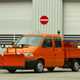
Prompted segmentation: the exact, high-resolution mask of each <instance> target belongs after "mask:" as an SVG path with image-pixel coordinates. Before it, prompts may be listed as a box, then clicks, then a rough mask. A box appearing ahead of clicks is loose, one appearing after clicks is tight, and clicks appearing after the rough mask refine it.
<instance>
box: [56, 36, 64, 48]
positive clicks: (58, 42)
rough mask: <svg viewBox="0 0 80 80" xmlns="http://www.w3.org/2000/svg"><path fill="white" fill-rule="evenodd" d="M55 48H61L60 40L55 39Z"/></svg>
mask: <svg viewBox="0 0 80 80" xmlns="http://www.w3.org/2000/svg"><path fill="white" fill-rule="evenodd" d="M55 47H57V48H60V47H62V44H61V38H58V39H55Z"/></svg>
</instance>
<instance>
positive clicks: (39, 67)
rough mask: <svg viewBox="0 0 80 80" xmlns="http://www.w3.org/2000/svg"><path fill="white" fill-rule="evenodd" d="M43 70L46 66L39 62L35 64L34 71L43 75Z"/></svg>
mask: <svg viewBox="0 0 80 80" xmlns="http://www.w3.org/2000/svg"><path fill="white" fill-rule="evenodd" d="M43 70H44V66H43V63H42V61H37V63H36V64H35V67H34V71H35V72H39V73H41V72H43Z"/></svg>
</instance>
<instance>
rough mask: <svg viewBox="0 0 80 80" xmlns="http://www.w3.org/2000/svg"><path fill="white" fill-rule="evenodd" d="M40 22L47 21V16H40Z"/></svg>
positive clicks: (45, 22) (44, 22)
mask: <svg viewBox="0 0 80 80" xmlns="http://www.w3.org/2000/svg"><path fill="white" fill-rule="evenodd" d="M40 23H41V24H43V25H45V24H47V23H48V17H47V16H41V17H40Z"/></svg>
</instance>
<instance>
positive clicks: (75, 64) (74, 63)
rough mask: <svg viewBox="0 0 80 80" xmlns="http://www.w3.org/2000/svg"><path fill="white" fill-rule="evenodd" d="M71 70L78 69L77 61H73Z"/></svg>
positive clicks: (75, 70)
mask: <svg viewBox="0 0 80 80" xmlns="http://www.w3.org/2000/svg"><path fill="white" fill-rule="evenodd" d="M72 71H74V72H78V71H79V63H78V62H77V61H74V62H73V64H72Z"/></svg>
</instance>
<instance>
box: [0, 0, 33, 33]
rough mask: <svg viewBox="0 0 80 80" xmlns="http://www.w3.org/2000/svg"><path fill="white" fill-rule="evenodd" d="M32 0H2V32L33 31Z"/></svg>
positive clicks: (0, 21)
mask: <svg viewBox="0 0 80 80" xmlns="http://www.w3.org/2000/svg"><path fill="white" fill-rule="evenodd" d="M31 30H32V0H0V33H2V34H5V33H7V34H8V33H12V34H13V33H17V34H24V33H30V32H32V31H31Z"/></svg>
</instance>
